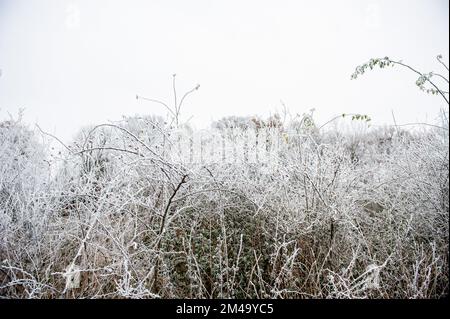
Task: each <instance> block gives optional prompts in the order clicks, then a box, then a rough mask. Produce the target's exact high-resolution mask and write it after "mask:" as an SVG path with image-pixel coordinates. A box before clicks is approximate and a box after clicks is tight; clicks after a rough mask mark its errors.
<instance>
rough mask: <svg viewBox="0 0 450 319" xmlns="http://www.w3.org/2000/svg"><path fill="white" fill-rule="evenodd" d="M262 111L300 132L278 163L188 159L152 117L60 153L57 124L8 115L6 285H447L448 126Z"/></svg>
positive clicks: (171, 288) (281, 288) (204, 288)
mask: <svg viewBox="0 0 450 319" xmlns="http://www.w3.org/2000/svg"><path fill="white" fill-rule="evenodd" d="M233 121H234V120H232V119H230V118H229V119H226V120H224V121H222V122H221V123H216V127H221V125H222V127H223V126H227V125H228V126H229V125H230V124H229V123H230V122H233ZM250 122H252V123H248V125H249V126H251V125H253V126H254V125H256V124H255V123H256V122H258V121H253V120H251V121H250ZM224 123H225V124H224ZM227 123H228V124H227ZM261 123H262V124H261ZM264 123H265V124H264ZM270 123H272V124H270ZM274 123H275V124H274ZM259 125H260V126H261V125H262V126H266V127H270V129H276V130H281V131H287V130H286V129H287V127H289V128H291V129H295V130H297V132H298V133H299V134H298V135H296V136H288V135H287V134H285V135H282V136H284V137H285V140H284V142H283V143H281V147H280V148H279V150H278V152H279V153H278V160H277V162H276V163H271V165H270V167H269V166H268V164H267V163H250V162H248V163H245V162H243V161H240V162H236V163H229V162H221V161H218V162H215V163H203V164H201V163H192V162H189V161H187V160H180V159H179V158H178V157H177V156H176V154H173V153H170V152H167V149H168V148H167V147H165V145H168V144H170V143H176V136H177V135H176V134H174V129H173V128H171V127H170V126H169V124H167V123H165V122H164V121H162V120H161V119H159V118H154V117H153V118H152V117H149V118H138V117H130V118H124V119H123V121H120V122H116V123H110V124H103V125H99V126H95V127H91V128H88V129H84V130H83V131H82V132H80V134H79V135H78V137H77V138H76V140H75V141H74V142H73V143H71V144H70V145H64V146H61V149H62V150H61V151H60V152H53V153H52V152H51V150H50V149H49V146H48V145H49V143H48V142H49V141H50V140H54V139H53V137H51V136H48V135H47V134H43V133H42V132H41V131H39V130H34V131H32V130H30V129H27V128H26V127H25V126H24V125H22V124H21V123H20V122H19V121H13V120H11V121H7V122H2V123H1V124H0V297H2V298H61V297H63V298H176V297H178V298H308V297H317V298H437V297H442V296H445V295H448V290H449V278H448V270H449V269H448V264H449V237H448V236H449V229H448V225H449V198H448V191H449V158H448V155H449V152H448V151H449V150H448V132H447V131H445V130H443V129H441V128H433V127H428V128H426V129H425V128H424V129H420V130H415V131H406V130H403V129H401V128H400V127H393V128H380V129H375V128H373V129H368V130H364V131H360V132H358V133H355V132H353V133H352V132H348V133H342V131H341V130H336V129H332V128H330V127H328V129H327V130H324V129H319V127H317V126H316V125H315V124H314V122H313V120H312V117H311V116H309V115H305V116H303V117H301V118H300V119H298V120H296V121H292V123H290V124H287V123H282V121H281V117H273V118H272V119H271V120H268V121H266V122H264V121H259ZM226 138H238V139H239V138H240V137H239V136H233V137H226ZM50 154H52V155H50Z"/></svg>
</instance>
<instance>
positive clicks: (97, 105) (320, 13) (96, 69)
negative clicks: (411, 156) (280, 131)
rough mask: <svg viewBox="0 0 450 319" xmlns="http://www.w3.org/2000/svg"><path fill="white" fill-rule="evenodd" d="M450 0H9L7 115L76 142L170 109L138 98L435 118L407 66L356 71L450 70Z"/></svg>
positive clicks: (244, 111)
mask: <svg viewBox="0 0 450 319" xmlns="http://www.w3.org/2000/svg"><path fill="white" fill-rule="evenodd" d="M448 6H449V1H448V0H431V1H430V0H385V1H384V0H383V1H381V0H378V1H375V0H367V1H366V0H363V1H362V0H340V1H336V0H327V1H325V0H319V1H311V0H310V1H283V0H276V1H275V0H274V1H266V0H251V1H249V0H247V1H243V0H239V1H237V0H236V1H235V0H227V1H225V0H223V1H212V0H190V1H181V0H179V1H168V0H165V1H157V0H148V1H124V0H123V1H112V0H108V1H107V0H104V1H100V0H97V1H93V0H90V1H87V0H86V1H81V0H79V1H75V0H71V1H61V0H36V1H30V0H13V1H12V0H11V1H7V0H0V69H1V70H2V75H1V77H0V119H3V118H6V117H7V114H8V112H9V113H12V114H16V113H17V110H18V109H19V108H25V109H26V111H25V120H26V122H28V123H30V124H32V123H39V124H40V125H41V126H42V127H43V128H44V129H46V130H48V131H50V132H52V133H55V134H57V135H58V136H61V137H62V138H63V139H65V140H68V139H69V138H70V137H71V136H72V135H74V134H75V132H76V131H77V130H78V129H79V128H80V127H81V126H83V125H86V124H91V123H100V122H104V121H107V120H119V119H120V118H121V116H122V115H134V114H160V115H165V114H166V112H165V110H164V109H163V108H161V107H160V106H158V105H154V104H150V103H147V102H144V101H136V100H135V95H136V94H140V95H143V96H146V97H151V98H158V99H161V100H165V101H169V102H171V101H172V96H171V93H172V88H171V77H172V74H173V73H177V78H178V84H179V91H180V93H182V92H183V91H185V90H188V89H190V88H192V87H193V86H195V85H196V84H197V83H200V85H201V88H200V90H199V91H198V92H196V93H195V94H194V95H192V96H190V99H189V100H187V101H186V104H185V109H184V115H185V118H188V117H190V116H191V115H193V119H192V122H193V124H195V125H196V126H197V127H204V126H205V125H207V124H208V123H209V122H210V121H211V120H216V119H219V118H220V117H222V116H225V115H252V114H260V115H263V116H266V115H268V114H270V113H273V112H275V111H276V110H280V109H281V104H280V100H282V101H284V103H285V104H286V106H287V107H288V108H289V109H290V111H291V112H292V113H293V114H295V113H303V112H306V111H307V110H309V109H311V108H315V109H316V116H317V119H318V120H319V121H322V122H324V121H326V120H327V119H328V118H330V117H332V116H333V115H335V114H340V113H344V112H347V113H349V112H358V113H365V114H369V115H370V116H371V117H372V118H373V121H374V122H375V123H392V118H391V110H393V111H394V113H395V115H396V118H397V122H402V123H406V122H413V121H425V120H426V121H428V122H432V121H433V119H434V118H435V116H436V114H437V113H438V111H439V109H440V108H442V107H445V104H443V103H442V102H443V100H442V99H441V98H439V97H436V96H427V95H426V94H424V93H422V92H420V91H419V90H418V89H417V87H416V86H415V84H414V83H415V80H416V76H415V75H414V74H412V73H411V72H409V71H407V70H402V69H400V68H393V69H389V70H376V71H373V72H370V73H368V74H366V75H365V76H363V77H362V78H360V79H358V80H356V81H355V80H352V81H351V80H350V75H351V73H352V72H353V70H354V68H355V66H356V65H358V64H360V63H362V62H365V61H366V60H368V59H369V58H371V57H384V56H389V57H391V58H392V59H402V60H403V61H404V62H407V63H410V64H411V65H414V66H415V67H417V68H418V69H420V70H423V71H443V70H442V68H441V67H440V65H439V64H438V63H437V61H436V60H435V56H436V55H437V54H442V55H443V56H444V60H445V61H448V56H449V49H448V47H449V42H448V38H449V34H448V33H449V28H448V27H449V15H448V10H449V8H448Z"/></svg>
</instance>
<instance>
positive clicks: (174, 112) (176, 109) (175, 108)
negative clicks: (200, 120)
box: [136, 74, 200, 127]
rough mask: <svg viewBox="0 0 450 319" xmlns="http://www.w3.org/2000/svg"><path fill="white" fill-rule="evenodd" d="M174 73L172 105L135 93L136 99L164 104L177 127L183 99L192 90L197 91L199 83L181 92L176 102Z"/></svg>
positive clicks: (174, 77) (173, 77) (174, 76)
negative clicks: (179, 98) (181, 94)
mask: <svg viewBox="0 0 450 319" xmlns="http://www.w3.org/2000/svg"><path fill="white" fill-rule="evenodd" d="M176 76H177V75H176V74H173V75H172V89H173V105H172V106H169V104H167V103H165V102H163V101H161V100H157V99H151V98H147V97H143V96H140V95H136V100H138V99H142V100H145V101H149V102H153V103H157V104H160V105H162V106H164V107H165V108H166V109H167V110H168V111H169V113H170V115H171V116H172V123H173V122H175V126H176V127H178V126H179V124H180V111H181V106H182V105H183V102H184V100H185V99H186V98H187V97H188V96H189V95H190V94H191V93H193V92H194V91H197V90H198V89H199V88H200V84H197V85H196V86H195V87H193V88H192V89H190V90H188V91H187V92H186V93H184V94H183V96H182V97H181V100H180V102H179V103H178V99H177V87H176Z"/></svg>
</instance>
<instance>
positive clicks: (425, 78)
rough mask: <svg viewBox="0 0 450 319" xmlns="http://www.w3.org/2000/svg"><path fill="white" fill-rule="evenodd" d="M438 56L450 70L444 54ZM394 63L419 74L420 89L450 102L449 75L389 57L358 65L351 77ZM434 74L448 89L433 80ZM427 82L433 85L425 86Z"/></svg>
mask: <svg viewBox="0 0 450 319" xmlns="http://www.w3.org/2000/svg"><path fill="white" fill-rule="evenodd" d="M436 58H437V60H438V61H439V63H440V64H442V65H443V66H444V68H445V69H446V70H447V72H448V66H447V65H446V64H445V63H444V62H443V61H442V55H438V56H437V57H436ZM394 65H400V66H402V67H404V68H407V69H408V70H410V71H412V72H414V73H416V74H417V75H419V78H418V79H417V80H416V85H417V86H418V87H419V89H420V90H422V91H424V92H426V93H430V94H436V95H438V94H439V95H440V96H441V97H442V98H443V99H444V100H445V102H446V103H447V104H449V101H448V94H449V90H448V84H449V80H448V77H445V76H443V75H441V74H439V73H436V72H428V73H424V72H420V71H418V70H417V69H415V68H413V67H412V66H410V65H408V64H405V63H403V62H402V61H394V60H391V59H390V58H389V57H384V58H372V59H370V60H369V61H368V62H366V63H364V64H361V65H359V66H357V67H356V69H355V72H354V73H353V74H352V75H351V79H356V78H358V76H360V75H362V74H364V73H365V72H366V71H367V70H368V69H370V70H373V69H374V68H375V67H377V66H378V67H379V68H381V69H383V68H386V67H388V66H392V67H393V66H394ZM433 76H435V77H438V78H440V79H442V80H444V82H445V83H446V85H447V89H445V90H444V89H442V88H439V86H438V84H437V83H436V82H435V81H434V80H432V77H433ZM426 83H429V84H430V85H431V87H428V88H427V87H426V86H425V84H426Z"/></svg>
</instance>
